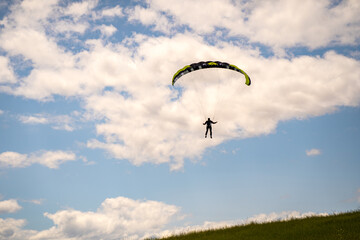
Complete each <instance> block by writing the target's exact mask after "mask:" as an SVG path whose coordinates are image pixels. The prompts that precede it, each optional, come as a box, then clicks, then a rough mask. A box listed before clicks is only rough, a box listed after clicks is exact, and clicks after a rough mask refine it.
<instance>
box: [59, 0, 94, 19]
mask: <svg viewBox="0 0 360 240" xmlns="http://www.w3.org/2000/svg"><path fill="white" fill-rule="evenodd" d="M97 4H98V0H88V1H81V2H74V3H71V4H70V5H69V6H67V8H66V9H64V14H65V15H70V16H72V17H73V18H75V19H76V18H79V17H81V16H83V15H90V13H91V10H92V9H93V8H94V7H96V5H97Z"/></svg>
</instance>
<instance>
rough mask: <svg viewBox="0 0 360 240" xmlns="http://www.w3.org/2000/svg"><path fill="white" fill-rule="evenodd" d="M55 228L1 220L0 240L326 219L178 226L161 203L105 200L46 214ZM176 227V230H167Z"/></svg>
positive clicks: (176, 216)
mask: <svg viewBox="0 0 360 240" xmlns="http://www.w3.org/2000/svg"><path fill="white" fill-rule="evenodd" d="M44 215H45V216H46V217H48V218H49V219H50V220H52V221H53V223H54V226H52V227H50V228H49V229H46V230H42V231H35V230H25V229H24V226H25V224H26V221H25V220H23V219H19V220H15V219H11V218H8V219H1V218H0V239H39V240H40V239H64V240H70V239H134V240H135V239H144V238H152V237H167V236H172V235H177V234H184V233H189V232H195V231H204V230H214V229H220V228H224V227H232V226H239V225H247V224H250V223H254V222H255V223H266V222H273V221H287V220H291V219H300V218H306V217H311V216H328V214H327V213H314V212H307V213H300V212H298V211H284V212H280V213H275V212H274V213H270V214H258V215H255V216H253V217H250V218H248V219H240V220H234V221H220V222H209V221H206V222H204V223H203V224H201V225H187V226H181V225H179V220H182V219H183V217H182V216H181V215H180V208H179V207H177V206H174V205H168V204H165V203H162V202H157V201H149V200H133V199H129V198H125V197H117V198H108V199H106V200H105V201H104V202H102V204H101V206H100V207H99V208H98V209H97V210H96V211H88V212H82V211H78V210H73V209H68V210H60V211H58V212H56V213H54V214H50V213H45V214H44ZM170 224H171V225H174V224H175V225H177V226H176V227H170Z"/></svg>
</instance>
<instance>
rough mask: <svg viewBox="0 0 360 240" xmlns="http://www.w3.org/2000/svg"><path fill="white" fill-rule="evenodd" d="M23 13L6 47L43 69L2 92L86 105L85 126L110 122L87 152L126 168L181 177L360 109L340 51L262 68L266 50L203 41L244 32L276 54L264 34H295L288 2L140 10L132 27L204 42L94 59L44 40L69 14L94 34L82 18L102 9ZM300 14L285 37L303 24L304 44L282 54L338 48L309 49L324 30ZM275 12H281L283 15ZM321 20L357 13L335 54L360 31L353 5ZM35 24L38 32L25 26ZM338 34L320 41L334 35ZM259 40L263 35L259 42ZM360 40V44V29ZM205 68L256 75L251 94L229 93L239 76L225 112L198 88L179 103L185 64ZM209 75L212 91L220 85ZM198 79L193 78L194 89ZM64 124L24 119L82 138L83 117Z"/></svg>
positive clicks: (152, 44)
mask: <svg viewBox="0 0 360 240" xmlns="http://www.w3.org/2000/svg"><path fill="white" fill-rule="evenodd" d="M25 3H27V2H26V1H24V2H23V4H22V5H20V6H19V8H16V9H14V10H13V13H12V14H11V15H9V16H8V17H7V19H6V20H5V21H4V22H5V28H4V29H2V32H1V33H0V40H1V39H2V40H4V41H2V48H3V49H4V51H7V52H8V54H9V55H17V54H21V55H22V56H24V57H25V58H27V59H30V60H31V61H32V63H33V65H34V69H32V70H31V72H30V74H29V75H28V76H24V77H23V78H22V79H20V81H19V83H18V84H13V85H10V86H6V88H2V90H3V91H6V92H7V93H10V94H14V95H18V96H23V97H25V98H30V99H36V100H39V101H44V100H52V99H53V96H55V95H59V96H63V97H76V98H78V99H80V101H82V102H83V105H82V107H84V109H85V111H86V114H88V115H93V116H101V122H99V123H97V124H96V132H97V134H98V136H99V137H98V138H97V139H90V140H89V141H88V142H87V146H88V147H89V148H101V149H104V150H106V151H107V152H109V153H110V156H112V157H114V158H118V159H127V160H128V161H130V162H131V163H133V164H135V165H141V164H143V163H155V164H160V163H169V164H170V168H171V169H173V170H175V169H180V168H182V167H183V163H184V159H187V158H189V159H196V158H198V157H201V154H202V153H203V152H204V150H205V149H206V148H209V147H212V146H215V145H218V144H220V143H222V142H224V141H225V140H228V139H232V138H246V137H253V136H259V135H262V134H269V133H272V132H274V131H275V129H276V126H277V124H278V122H279V121H286V120H290V119H294V118H295V119H305V118H309V117H314V116H320V115H323V114H326V113H331V112H333V111H334V110H336V108H337V107H339V106H358V105H359V102H360V84H359V81H358V79H359V76H360V62H359V61H357V60H355V59H352V58H349V57H345V56H343V55H341V54H338V53H336V52H333V51H329V52H327V53H325V54H324V55H323V56H311V57H310V56H298V57H291V58H289V59H283V58H280V57H271V58H264V57H261V55H260V53H259V51H258V50H257V49H252V48H249V47H248V46H243V45H241V44H240V43H239V42H226V41H221V40H219V39H217V40H216V43H215V44H214V45H209V44H208V43H207V42H206V41H205V40H204V38H203V37H202V36H201V35H199V34H198V33H197V31H199V32H201V33H212V32H213V31H216V32H218V31H219V30H217V28H218V27H220V28H221V29H225V31H222V30H221V31H222V32H223V33H224V36H225V37H226V36H227V35H226V34H227V32H228V34H230V35H236V34H239V32H238V31H240V32H241V33H246V34H245V35H248V36H249V39H250V42H251V41H253V40H251V39H254V41H260V40H261V39H268V40H266V41H269V42H267V43H265V44H268V45H269V46H275V43H274V41H275V40H276V37H278V36H275V37H272V36H270V37H267V36H268V35H270V33H269V34H266V31H267V30H266V29H268V28H269V29H272V31H271V32H272V33H273V32H277V31H275V30H276V28H278V27H279V26H280V23H279V22H284V21H285V22H286V20H287V19H286V17H287V16H288V15H289V16H292V13H293V12H294V6H295V5H294V4H293V3H284V4H281V3H282V1H277V2H275V3H274V4H267V3H266V1H260V2H256V3H253V2H248V3H246V4H245V5H240V3H234V2H233V1H222V2H221V4H219V2H217V1H207V2H206V3H205V2H201V1H199V2H196V3H194V2H191V3H192V6H193V7H192V8H186V7H184V6H188V5H190V2H186V1H185V2H182V3H180V2H176V3H169V2H168V1H161V0H152V1H148V5H147V6H146V7H140V6H138V5H137V6H135V7H133V8H128V9H126V10H124V11H123V13H124V14H127V17H128V19H129V20H131V21H132V20H136V21H140V22H141V23H143V24H144V25H147V26H155V28H159V29H160V28H163V29H164V31H170V32H171V31H173V30H174V26H184V25H188V26H190V27H191V29H195V30H196V31H191V33H189V32H185V33H177V34H173V35H172V36H171V37H168V36H159V37H151V36H146V35H144V34H137V33H134V34H133V35H131V36H129V37H127V38H126V39H124V41H122V42H118V43H106V41H103V40H102V39H92V40H87V41H86V42H85V44H86V48H84V49H82V50H81V51H80V52H76V53H73V52H71V51H69V49H64V47H62V46H59V45H58V44H57V41H56V38H55V37H54V36H53V35H51V34H50V35H49V34H48V33H47V32H46V31H45V26H49V25H50V22H47V21H48V18H49V16H50V15H51V14H52V13H54V12H55V13H56V14H54V16H53V17H52V18H50V19H51V20H52V21H53V22H54V23H57V22H61V21H65V20H66V19H65V20H64V18H61V17H60V16H59V12H62V11H63V12H65V13H66V14H68V15H69V16H70V20H71V21H73V22H74V23H77V22H78V21H79V22H82V21H83V22H84V21H85V20H86V19H87V18H85V19H82V16H85V15H86V16H90V15H91V10H92V9H94V7H95V5H96V1H95V2H94V1H92V2H80V3H78V2H77V3H73V4H71V5H69V6H67V7H66V9H62V10H61V9H60V10H59V8H60V6H56V7H55V3H52V4H48V5H45V6H44V8H46V9H45V13H41V14H40V15H39V16H37V18H36V19H35V20H33V19H30V18H31V17H32V14H31V13H30V11H29V9H34V11H35V12H37V11H39V9H38V8H37V7H36V6H35V5H32V4H31V8H30V7H29V9H25V7H26V6H27V5H26V4H25ZM30 3H32V2H30ZM234 4H237V5H236V6H237V7H234ZM300 5H301V9H300V10H299V12H298V13H296V14H294V16H297V18H295V19H290V20H289V25H287V24H286V25H285V26H284V28H285V30H282V29H280V30H281V31H287V30H286V29H287V28H295V27H296V26H297V25H296V21H298V22H299V24H300V26H299V27H298V30H299V32H300V33H299V36H294V39H291V38H292V37H290V39H289V40H286V39H287V38H283V39H284V40H283V41H284V42H282V41H280V40H279V41H276V43H278V45H277V46H279V47H284V46H288V45H291V46H298V44H300V45H301V44H304V42H308V43H306V44H308V46H320V45H324V44H325V45H326V44H327V43H328V41H327V42H325V41H324V40H321V39H320V40H319V41H318V39H306V41H305V40H304V39H303V38H304V36H309V35H311V36H309V37H310V38H311V37H314V38H315V37H317V36H318V35H321V34H310V33H311V32H312V31H315V32H316V30H309V29H306V30H304V29H303V28H304V26H303V25H308V23H307V22H305V23H304V21H305V20H304V18H306V19H307V17H309V16H308V14H305V13H304V12H306V11H307V10H308V8H309V2H305V3H304V4H300ZM325 6H327V7H325ZM274 7H275V8H279V10H278V11H274ZM210 8H211V9H212V10H210ZM314 8H315V9H317V10H318V11H319V14H320V16H323V17H322V18H321V19H322V20H321V21H325V22H326V23H327V24H330V23H329V21H330V20H329V19H330V18H328V17H326V16H328V15H329V14H330V15H331V14H333V15H334V14H335V15H336V16H338V15H341V14H340V13H337V11H340V10H341V9H342V10H341V11H340V12H342V11H349V13H350V15H351V16H350V17H345V15H344V14H343V15H341V16H340V18H334V19H338V21H339V22H340V23H341V24H340V23H337V24H340V26H339V25H336V26H338V27H337V29H340V30H341V31H340V30H339V32H338V34H335V37H333V35H334V34H332V33H329V34H328V35H326V36H328V37H329V39H332V40H331V42H345V40H339V37H340V36H341V37H342V38H341V39H350V37H349V36H348V35H347V34H348V32H351V31H350V30H349V28H351V29H353V28H356V26H358V24H356V23H357V21H358V20H357V19H358V17H357V15H356V16H355V15H354V14H352V12H353V9H357V4H356V2H354V1H344V2H342V3H340V4H339V5H337V6H334V7H328V4H327V2H326V1H320V2H319V3H316V4H314ZM348 8H349V10H348ZM54 9H55V10H54ZM339 9H340V10H339ZM120 10H122V9H119V8H116V7H115V9H110V10H109V12H108V13H106V12H105V13H104V12H102V11H101V10H99V11H98V15H96V16H95V17H96V18H99V17H102V16H104V17H105V15H108V16H115V15H118V14H120ZM282 10H284V11H283V12H284V13H285V14H284V15H281V16H285V19H280V20H281V21H280V20H279V19H278V18H279V17H280V16H278V15H276V14H277V13H278V12H281V11H282ZM104 11H105V10H104ZM329 11H332V12H334V11H335V12H336V13H329ZM262 12H264V13H267V14H269V18H268V20H266V21H269V22H267V23H266V24H265V23H264V24H265V25H266V26H267V27H266V28H262V25H261V24H258V25H256V26H253V27H251V26H252V25H255V24H257V21H255V20H256V19H257V18H258V17H259V16H261V14H260V13H262ZM20 13H24V15H20ZM309 13H313V10H311V9H310V10H309ZM210 15H211V17H208V18H207V16H210ZM311 17H316V16H311ZM26 18H29V23H27V22H26V21H25V19H26ZM75 18H77V19H78V20H76V19H75ZM245 18H247V20H245ZM289 18H290V17H289ZM344 18H346V19H345V20H344ZM79 19H80V20H79ZM81 19H82V20H81ZM162 19H163V20H162ZM265 19H267V18H265ZM296 19H297V20H296ZM331 19H333V18H331ZM70 20H69V21H70ZM197 20H199V21H197ZM154 21H155V22H154ZM244 21H245V22H247V23H246V24H245V23H244ZM264 21H265V20H264ZM294 21H295V22H294ZM319 21H320V20H319ZM331 21H332V20H331ZM153 23H155V25H154V24H153ZM348 23H354V24H350V25H349V24H348ZM247 24H249V26H246V25H247ZM282 25H284V24H282ZM315 25H316V24H315ZM343 25H345V26H344V27H343V28H342V26H343ZM100 26H101V25H100ZM97 27H99V26H97ZM242 27H244V28H242ZM95 28H96V26H95V27H93V29H95ZM104 29H105V28H104ZM237 29H241V30H237ZM328 29H330V28H324V29H322V30H323V31H332V30H328ZM343 29H345V31H346V32H345V33H344V32H342V30H343ZM114 30H115V29H114V28H113V27H112V26H110V28H109V31H105V30H104V33H103V34H105V35H106V34H108V35H110V34H112V33H113V31H114ZM253 30H259V31H256V32H255V31H254V32H251V31H253ZM304 31H305V32H304ZM309 31H310V32H309ZM354 31H355V32H354ZM354 31H353V39H354V38H357V36H358V34H357V31H356V29H355V30H354ZM280 35H281V34H280ZM258 39H260V40H258ZM274 39H275V40H274ZM262 41H265V40H262ZM20 42H21V43H20ZM306 44H305V45H306ZM204 59H217V60H222V61H227V62H230V63H234V64H236V65H238V66H239V67H240V68H242V69H244V70H245V71H246V72H247V73H249V75H250V77H251V78H252V80H253V84H252V85H251V86H250V87H245V86H244V85H243V83H242V82H241V83H239V81H237V82H235V81H230V80H229V79H232V78H233V77H232V76H231V75H224V76H225V77H224V78H226V80H229V81H227V82H226V84H223V85H221V88H220V90H221V91H222V92H223V93H225V94H221V101H219V102H218V103H217V101H216V100H215V101H214V99H215V98H214V97H213V96H214V95H217V94H207V95H202V94H196V93H195V91H193V89H194V88H189V89H188V90H187V91H184V92H183V94H182V95H181V96H179V93H178V92H177V90H175V89H174V88H171V87H170V81H171V77H172V75H173V74H174V72H176V71H177V70H178V69H179V68H181V67H183V66H184V65H186V64H189V63H191V62H196V61H201V60H204ZM189 75H191V76H197V77H198V78H197V79H196V80H197V81H198V80H199V79H203V78H204V76H203V77H201V76H199V75H198V74H197V73H196V74H195V73H194V74H189ZM209 75H211V74H209ZM209 75H207V79H210V78H211V77H210V76H209ZM188 77H189V76H184V80H185V79H186V78H188ZM238 77H239V75H236V78H238ZM188 79H189V78H188ZM182 82H184V81H182ZM209 82H212V81H210V80H209ZM202 86H203V85H202ZM214 89H215V88H214V85H210V86H209V87H207V88H205V87H204V91H205V92H206V91H207V92H213V91H214ZM235 93H236V94H235ZM199 96H201V97H200V98H199ZM176 98H178V99H177V100H176V101H174V99H176ZM199 99H200V100H201V101H202V102H203V103H207V105H205V104H202V108H208V109H201V107H199ZM200 105H201V104H200ZM215 105H217V106H219V107H218V108H217V112H216V118H217V120H219V124H217V125H216V126H214V139H213V140H212V141H204V140H203V139H202V136H203V134H204V129H203V126H202V125H201V123H202V122H203V118H204V117H209V116H204V115H209V114H208V113H205V114H203V113H202V112H212V111H211V110H212V109H214V108H215V107H214V106H215ZM210 115H211V114H210ZM66 116H67V117H66ZM58 117H59V118H56V117H55V116H49V115H41V114H40V115H32V116H22V117H21V118H20V120H21V121H23V122H24V123H37V124H51V125H52V127H53V128H58V129H65V130H68V131H71V130H73V129H74V128H75V125H74V124H73V123H74V122H76V120H75V119H76V117H75V116H74V117H72V116H71V114H70V116H69V115H63V117H62V118H61V119H60V116H58ZM69 117H70V119H69ZM210 117H212V116H210Z"/></svg>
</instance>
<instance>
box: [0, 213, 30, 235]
mask: <svg viewBox="0 0 360 240" xmlns="http://www.w3.org/2000/svg"><path fill="white" fill-rule="evenodd" d="M25 225H26V221H25V220H24V219H13V218H6V219H2V218H0V240H22V239H30V238H31V236H33V235H34V234H35V233H36V232H37V231H35V230H26V229H23V227H24V226H25Z"/></svg>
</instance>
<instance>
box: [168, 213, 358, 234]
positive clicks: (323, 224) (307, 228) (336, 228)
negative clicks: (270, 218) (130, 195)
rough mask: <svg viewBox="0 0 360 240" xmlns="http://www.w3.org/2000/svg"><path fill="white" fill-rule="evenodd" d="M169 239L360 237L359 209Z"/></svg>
mask: <svg viewBox="0 0 360 240" xmlns="http://www.w3.org/2000/svg"><path fill="white" fill-rule="evenodd" d="M162 239H166V240H188V239H199V240H205V239H206V240H212V239H214V240H215V239H216V240H232V239H234V240H235V239H236V240H273V239H274V240H275V239H276V240H282V239H283V240H300V239H301V240H313V239H314V240H315V239H316V240H335V239H336V240H360V210H357V211H354V212H349V213H342V214H335V215H330V216H326V217H308V218H304V219H294V220H290V221H279V222H271V223H263V224H255V223H252V224H249V225H244V226H235V227H231V228H224V229H219V230H209V231H202V232H193V233H188V234H182V235H177V236H172V237H167V238H162Z"/></svg>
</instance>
